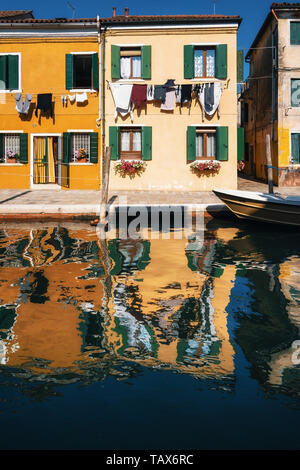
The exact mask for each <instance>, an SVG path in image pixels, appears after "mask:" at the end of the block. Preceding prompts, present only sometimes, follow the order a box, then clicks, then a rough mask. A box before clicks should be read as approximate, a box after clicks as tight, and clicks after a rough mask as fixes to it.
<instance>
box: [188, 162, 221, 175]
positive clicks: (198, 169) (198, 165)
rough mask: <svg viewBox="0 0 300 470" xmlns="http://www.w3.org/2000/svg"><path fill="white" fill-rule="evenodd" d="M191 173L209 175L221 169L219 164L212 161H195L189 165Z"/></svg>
mask: <svg viewBox="0 0 300 470" xmlns="http://www.w3.org/2000/svg"><path fill="white" fill-rule="evenodd" d="M190 168H191V170H192V172H193V173H196V174H211V173H218V171H219V170H220V168H221V164H220V163H219V162H216V161H214V160H208V161H201V160H197V161H195V162H194V163H192V164H191V165H190Z"/></svg>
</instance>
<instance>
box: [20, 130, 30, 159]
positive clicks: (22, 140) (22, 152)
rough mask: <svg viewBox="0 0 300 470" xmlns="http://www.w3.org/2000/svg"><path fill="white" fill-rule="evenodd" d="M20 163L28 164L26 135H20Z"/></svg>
mask: <svg viewBox="0 0 300 470" xmlns="http://www.w3.org/2000/svg"><path fill="white" fill-rule="evenodd" d="M19 161H20V163H28V134H27V133H24V134H20V160H19Z"/></svg>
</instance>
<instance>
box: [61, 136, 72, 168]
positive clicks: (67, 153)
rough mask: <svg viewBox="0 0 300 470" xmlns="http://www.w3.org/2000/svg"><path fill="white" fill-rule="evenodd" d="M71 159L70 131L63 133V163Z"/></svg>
mask: <svg viewBox="0 0 300 470" xmlns="http://www.w3.org/2000/svg"><path fill="white" fill-rule="evenodd" d="M70 160H71V134H70V132H64V133H63V158H62V161H63V163H70Z"/></svg>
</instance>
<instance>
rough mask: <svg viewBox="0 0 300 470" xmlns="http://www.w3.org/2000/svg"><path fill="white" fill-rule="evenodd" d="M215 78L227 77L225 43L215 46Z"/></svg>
mask: <svg viewBox="0 0 300 470" xmlns="http://www.w3.org/2000/svg"><path fill="white" fill-rule="evenodd" d="M216 56H217V57H216V78H220V79H221V78H227V44H219V45H218V46H216Z"/></svg>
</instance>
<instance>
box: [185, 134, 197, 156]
mask: <svg viewBox="0 0 300 470" xmlns="http://www.w3.org/2000/svg"><path fill="white" fill-rule="evenodd" d="M187 159H188V161H189V162H192V161H194V160H196V127H195V126H188V128H187Z"/></svg>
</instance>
